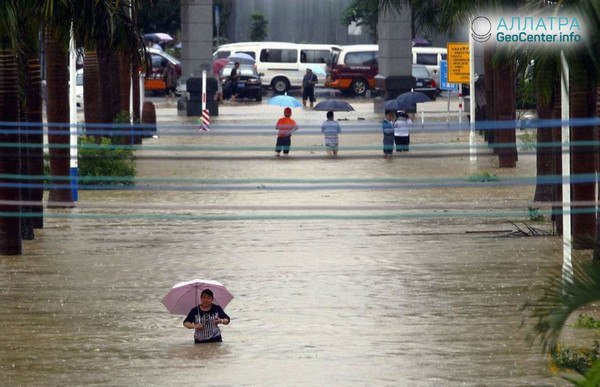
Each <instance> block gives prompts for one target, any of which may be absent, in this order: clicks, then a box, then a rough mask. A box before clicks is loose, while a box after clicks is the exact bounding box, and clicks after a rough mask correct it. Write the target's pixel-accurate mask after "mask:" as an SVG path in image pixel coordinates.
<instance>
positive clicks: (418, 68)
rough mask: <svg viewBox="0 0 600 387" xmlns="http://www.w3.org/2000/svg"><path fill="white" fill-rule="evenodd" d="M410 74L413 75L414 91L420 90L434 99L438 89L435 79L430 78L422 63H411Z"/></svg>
mask: <svg viewBox="0 0 600 387" xmlns="http://www.w3.org/2000/svg"><path fill="white" fill-rule="evenodd" d="M412 76H413V77H415V80H416V84H415V89H414V90H415V91H418V92H421V93H423V94H425V95H426V96H428V97H429V98H430V99H431V100H433V101H435V98H436V97H437V94H438V91H437V87H436V84H435V80H433V78H431V75H430V74H429V70H427V67H425V66H423V65H416V64H414V65H412Z"/></svg>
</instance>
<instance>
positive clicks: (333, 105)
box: [313, 99, 354, 112]
mask: <svg viewBox="0 0 600 387" xmlns="http://www.w3.org/2000/svg"><path fill="white" fill-rule="evenodd" d="M313 110H322V111H333V112H350V111H353V110H354V108H353V107H352V105H350V104H349V103H348V102H346V101H340V100H339V99H326V100H325V101H321V102H319V103H318V104H316V105H315V107H314V108H313Z"/></svg>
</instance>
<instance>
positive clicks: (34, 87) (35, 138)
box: [24, 53, 44, 228]
mask: <svg viewBox="0 0 600 387" xmlns="http://www.w3.org/2000/svg"><path fill="white" fill-rule="evenodd" d="M26 70H27V74H26V81H25V82H26V83H25V93H24V94H25V96H26V98H27V103H26V104H25V106H24V112H25V120H26V122H27V123H28V126H27V129H26V132H25V133H26V136H27V138H26V142H27V143H29V144H31V147H29V151H28V157H27V159H26V160H25V162H26V163H27V170H28V171H29V173H30V174H31V175H32V176H42V175H43V174H44V150H43V145H44V135H43V134H42V131H43V126H42V121H43V115H42V80H41V71H40V70H41V66H40V58H39V56H38V54H37V53H31V56H30V57H29V58H28V60H27V69H26ZM36 124H38V125H36ZM31 183H32V184H34V185H39V184H42V180H40V179H34V180H31ZM29 191H30V197H29V199H30V200H31V201H33V202H34V203H36V204H32V205H31V206H30V207H31V211H32V212H34V213H37V214H40V215H39V216H34V217H32V218H31V221H32V224H33V227H34V228H43V227H44V217H43V215H42V214H43V212H44V206H43V205H42V200H43V198H44V189H43V188H42V187H33V188H31V189H30V190H29Z"/></svg>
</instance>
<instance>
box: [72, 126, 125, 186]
mask: <svg viewBox="0 0 600 387" xmlns="http://www.w3.org/2000/svg"><path fill="white" fill-rule="evenodd" d="M79 145H80V147H79V158H78V162H79V178H80V180H79V184H91V185H116V184H124V185H132V184H134V182H133V178H134V177H135V176H136V173H137V172H136V168H135V156H134V155H133V150H132V148H130V147H126V146H119V147H118V148H115V147H114V146H113V142H112V141H111V139H110V138H108V137H101V143H100V144H97V143H96V140H95V138H94V137H90V136H83V137H80V138H79ZM89 178H97V179H89Z"/></svg>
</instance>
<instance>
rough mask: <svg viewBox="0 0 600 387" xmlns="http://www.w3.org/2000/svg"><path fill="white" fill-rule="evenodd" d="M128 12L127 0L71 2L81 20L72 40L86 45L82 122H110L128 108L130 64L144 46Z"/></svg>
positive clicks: (130, 6)
mask: <svg viewBox="0 0 600 387" xmlns="http://www.w3.org/2000/svg"><path fill="white" fill-rule="evenodd" d="M132 12H133V11H132V4H131V1H123V0H121V1H118V0H112V1H111V0H105V1H99V2H95V3H93V4H90V2H80V3H78V2H75V8H74V14H75V15H77V19H79V20H82V21H84V22H82V23H78V25H77V26H75V27H74V29H75V37H76V40H77V41H78V42H80V44H82V45H84V46H85V47H86V57H85V61H84V93H85V95H84V101H85V103H84V109H85V117H86V123H107V124H110V123H112V121H113V119H114V118H115V116H116V115H118V114H119V113H120V112H121V111H122V110H129V109H128V108H129V105H128V104H129V90H130V83H129V82H130V81H129V80H128V79H130V71H131V70H130V69H131V68H132V65H131V63H132V62H135V61H136V60H137V61H138V62H139V61H141V59H140V58H141V57H142V54H143V51H142V50H143V47H144V43H143V40H142V37H141V34H140V33H139V32H138V31H137V29H136V27H135V25H134V23H133V22H132ZM92 51H93V53H92ZM92 93H94V94H92ZM88 98H89V99H90V100H88ZM91 98H97V103H96V104H94V103H91V102H93V101H92V100H91ZM138 104H139V102H138ZM93 110H94V111H93Z"/></svg>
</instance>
